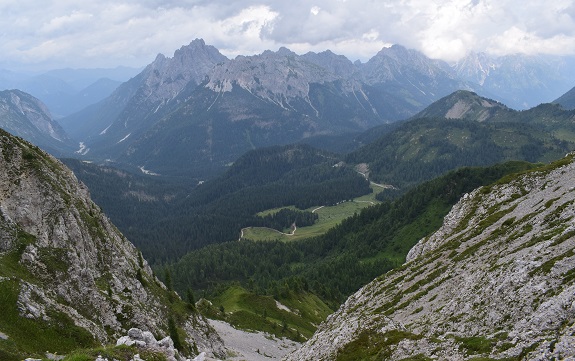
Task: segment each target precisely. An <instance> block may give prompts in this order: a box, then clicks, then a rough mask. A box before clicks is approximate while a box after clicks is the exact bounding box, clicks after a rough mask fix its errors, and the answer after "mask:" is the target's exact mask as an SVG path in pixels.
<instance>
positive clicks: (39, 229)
mask: <svg viewBox="0 0 575 361" xmlns="http://www.w3.org/2000/svg"><path fill="white" fill-rule="evenodd" d="M0 170H1V172H0V287H1V288H2V290H3V292H5V293H4V295H5V297H6V298H4V299H3V301H2V302H3V305H4V306H5V307H7V308H6V310H4V311H3V312H7V313H9V314H11V315H12V312H13V313H14V314H13V315H12V317H14V318H13V319H6V318H1V317H0V330H1V331H2V332H3V334H5V335H6V336H7V337H8V338H9V339H10V340H12V341H14V342H15V343H17V344H18V342H20V341H24V340H25V339H24V337H25V335H23V334H22V333H23V331H25V327H30V328H39V329H46V330H49V331H50V332H56V333H61V332H63V334H62V335H61V336H62V338H63V339H66V340H70V343H71V344H68V345H67V346H54V347H55V348H58V347H60V349H56V350H54V351H58V352H60V353H61V351H62V349H63V350H64V351H65V350H66V348H69V347H73V345H74V343H75V342H77V343H78V345H85V346H88V345H91V344H93V343H100V344H105V343H110V342H115V340H116V339H117V338H118V337H120V336H122V335H124V334H126V332H127V331H128V330H129V329H130V328H132V327H138V328H140V329H143V330H146V331H149V332H152V333H153V334H154V335H164V336H165V335H167V333H168V323H169V322H168V320H170V319H177V323H178V325H179V327H180V329H181V332H182V335H183V334H185V335H186V336H185V341H184V340H182V341H184V342H186V344H187V345H188V346H187V347H188V348H189V350H191V351H192V353H195V352H198V351H203V350H205V351H210V350H214V352H215V353H216V354H217V353H218V351H221V350H222V349H223V345H222V343H221V340H220V339H219V337H218V335H217V333H216V332H215V331H214V330H213V329H212V328H211V327H210V326H209V325H208V324H207V322H206V321H205V319H203V317H201V316H200V315H199V314H197V313H196V312H193V311H192V310H191V309H189V310H186V311H184V312H182V311H179V312H178V313H177V315H175V314H174V305H177V304H178V303H180V304H183V302H182V301H181V300H180V299H179V297H178V296H177V295H176V294H175V293H173V292H170V291H169V290H167V289H166V287H165V286H164V285H163V284H162V283H161V282H160V281H159V280H158V279H156V277H155V276H154V275H153V273H152V270H151V268H150V267H149V266H148V264H147V262H146V261H145V260H144V259H143V258H142V256H141V253H140V252H139V251H138V250H137V249H136V248H135V247H134V246H133V245H132V244H131V243H130V242H129V241H128V240H127V239H126V238H125V237H124V236H123V235H122V234H121V233H120V232H119V231H118V230H117V229H116V227H114V225H113V224H112V223H111V222H110V221H109V220H108V218H107V217H106V216H105V215H104V214H103V213H102V211H101V210H100V209H99V207H98V206H97V205H95V204H94V203H93V202H92V201H91V200H90V197H89V193H88V190H87V189H86V187H85V186H84V185H83V184H81V183H80V182H78V180H77V179H76V177H75V176H74V175H73V173H72V172H71V171H70V170H69V169H67V168H66V167H65V166H64V165H63V164H61V163H60V162H59V161H57V160H56V159H54V158H53V157H51V156H49V155H47V154H46V153H44V152H42V151H41V150H39V149H38V148H36V147H34V146H32V145H30V144H28V143H26V142H25V141H23V140H21V139H19V138H16V137H13V136H11V135H10V134H8V133H6V132H4V131H0ZM10 297H13V299H14V302H13V303H12V302H8V301H6V300H10V299H11V298H10ZM178 307H180V306H178ZM18 320H29V321H26V322H24V321H22V322H23V323H22V325H21V326H20V327H19V328H16V327H14V322H16V321H18ZM30 321H31V322H32V323H31V322H30ZM18 322H19V321H18ZM65 330H68V331H65ZM46 337H47V336H46ZM53 337H54V336H53ZM38 342H40V341H38ZM46 342H47V344H46V345H42V346H39V347H48V346H50V343H49V340H46ZM23 349H24V351H26V349H25V347H23ZM41 350H44V348H42V349H41ZM50 351H52V350H51V349H50ZM42 352H43V351H42Z"/></svg>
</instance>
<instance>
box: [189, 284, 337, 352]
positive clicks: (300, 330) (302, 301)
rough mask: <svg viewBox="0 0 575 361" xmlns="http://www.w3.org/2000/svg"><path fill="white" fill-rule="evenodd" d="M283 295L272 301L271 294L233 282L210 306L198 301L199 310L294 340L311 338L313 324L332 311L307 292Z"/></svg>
mask: <svg viewBox="0 0 575 361" xmlns="http://www.w3.org/2000/svg"><path fill="white" fill-rule="evenodd" d="M283 296H284V297H281V298H280V299H279V300H278V301H276V300H275V299H274V298H273V297H271V296H266V295H258V294H255V293H252V292H249V291H247V290H246V289H244V288H243V287H241V286H238V285H234V286H231V287H229V288H227V289H226V290H225V291H224V292H223V293H222V294H220V295H219V296H218V297H216V298H215V299H214V300H213V302H212V305H209V304H208V303H206V302H204V303H202V302H200V305H201V306H200V309H201V310H202V312H203V313H204V314H205V315H206V316H208V317H210V318H215V319H220V320H225V321H227V322H229V323H230V324H232V325H233V326H234V327H237V328H240V329H243V330H247V331H264V332H267V333H269V334H272V335H275V336H276V337H286V338H289V339H292V340H295V341H303V340H304V339H307V338H309V337H311V335H313V333H314V332H315V329H316V325H317V324H319V323H320V322H321V321H323V320H324V319H325V318H326V317H327V315H329V314H330V313H331V312H333V310H331V309H330V308H329V307H328V306H327V305H326V304H325V303H323V302H322V301H321V300H320V299H319V298H318V297H317V296H315V295H313V294H311V293H308V292H297V293H296V292H289V293H286V294H285V295H283ZM286 308H287V309H286ZM288 309H289V310H288ZM222 310H223V312H222Z"/></svg>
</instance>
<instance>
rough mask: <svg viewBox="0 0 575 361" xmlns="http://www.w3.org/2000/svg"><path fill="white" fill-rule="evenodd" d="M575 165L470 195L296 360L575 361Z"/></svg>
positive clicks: (563, 163) (564, 164)
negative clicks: (441, 224) (574, 359)
mask: <svg viewBox="0 0 575 361" xmlns="http://www.w3.org/2000/svg"><path fill="white" fill-rule="evenodd" d="M573 158H574V155H573V154H572V155H569V156H568V157H567V158H565V159H563V160H561V161H559V162H556V163H554V164H553V165H550V166H547V167H543V168H540V169H539V170H537V171H533V172H529V173H526V174H522V175H518V176H515V177H508V178H506V179H505V180H502V181H500V182H498V183H497V184H494V185H492V186H488V187H482V188H479V189H477V190H475V191H474V192H472V193H470V194H466V195H465V196H464V197H463V198H462V199H461V200H460V202H459V203H458V204H457V205H455V206H454V207H453V209H452V210H451V212H450V213H449V215H448V216H446V217H445V221H444V224H443V226H442V227H441V229H439V230H438V231H437V232H436V233H434V234H433V235H432V236H430V237H428V238H425V239H422V240H421V241H420V242H419V243H418V244H417V245H416V246H415V247H414V248H413V249H412V250H411V252H410V253H409V256H408V260H407V262H406V264H405V265H403V266H402V267H400V268H399V269H396V270H394V271H391V272H389V273H388V274H385V275H383V276H381V277H379V278H378V279H376V280H374V281H373V282H371V283H370V284H368V285H366V286H365V287H363V288H362V289H361V290H359V291H358V292H357V293H356V294H354V295H353V296H352V297H350V298H349V299H348V300H347V301H346V302H345V304H344V305H342V306H341V308H340V309H339V310H338V311H337V312H336V313H334V314H333V315H331V316H330V317H329V318H328V319H327V320H326V321H325V322H324V323H322V324H321V325H320V327H319V328H318V331H317V332H316V334H315V335H314V336H313V338H312V339H310V340H309V341H308V342H307V343H306V344H305V345H304V346H303V347H302V348H301V349H299V350H298V351H296V352H295V353H293V354H291V355H289V356H288V357H287V358H286V360H290V361H294V360H299V361H301V360H351V359H360V358H361V357H368V356H369V357H377V359H389V360H401V359H408V358H410V359H413V358H417V359H441V360H469V359H473V358H476V357H480V358H481V357H483V358H488V359H502V358H505V359H509V360H519V359H521V360H550V359H573V358H574V357H575V251H574V250H575V189H574V187H573V182H572V180H573V177H574V176H575V162H573Z"/></svg>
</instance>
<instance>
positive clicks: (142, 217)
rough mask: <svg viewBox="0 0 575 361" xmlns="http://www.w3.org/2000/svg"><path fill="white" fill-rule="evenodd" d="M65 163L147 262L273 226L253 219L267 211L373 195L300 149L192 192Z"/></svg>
mask: <svg viewBox="0 0 575 361" xmlns="http://www.w3.org/2000/svg"><path fill="white" fill-rule="evenodd" d="M68 164H70V165H72V166H73V168H74V169H75V172H76V173H77V175H78V177H79V178H80V179H82V180H83V181H84V182H86V184H88V186H89V188H90V189H91V190H92V193H93V196H94V199H95V201H96V202H97V203H98V204H100V206H101V207H102V208H103V209H104V211H105V212H107V213H108V214H109V215H110V217H111V218H112V219H113V220H115V221H116V220H117V221H116V223H117V225H118V227H119V228H120V229H121V230H122V232H124V233H125V234H126V235H127V237H129V239H131V240H133V242H134V243H135V244H136V245H137V246H138V247H139V248H140V249H141V250H142V252H143V254H144V256H145V257H146V258H147V259H148V260H149V261H150V262H152V263H159V262H166V261H175V260H177V259H178V258H180V257H181V256H182V255H184V254H185V253H187V252H188V251H190V250H193V249H197V248H200V247H202V246H205V245H208V244H212V243H221V242H226V241H232V240H237V239H238V238H239V236H240V230H241V229H242V228H244V227H248V226H267V227H276V226H277V224H278V223H277V222H276V221H277V220H272V219H265V218H262V217H258V216H257V215H256V213H258V212H261V211H264V210H267V209H272V208H277V207H283V206H295V207H297V208H299V209H301V210H304V209H307V208H310V207H314V206H316V207H317V206H322V205H330V204H335V203H337V202H340V201H342V200H347V199H351V198H354V197H357V196H360V195H363V194H367V193H369V192H371V189H370V188H369V182H368V181H366V180H365V179H364V177H362V176H361V175H359V174H358V173H357V172H355V171H354V170H353V169H350V168H347V167H344V166H338V164H339V160H338V159H337V158H336V157H335V156H334V155H332V154H330V153H327V152H323V151H318V150H316V149H313V148H311V147H309V146H305V145H290V146H281V147H280V146H277V147H271V148H263V149H258V150H255V151H252V152H249V153H247V154H246V155H244V156H243V157H241V158H240V159H239V160H238V161H237V162H235V163H234V164H233V165H232V166H231V167H230V168H229V169H228V171H227V172H226V173H225V174H224V175H223V176H222V177H220V178H217V179H215V180H212V181H207V182H205V183H203V184H194V185H191V184H189V183H184V182H181V181H171V182H170V181H166V180H160V179H156V178H153V177H151V178H150V177H136V176H132V175H128V174H125V173H123V172H120V173H117V172H116V171H114V170H111V169H106V168H99V167H94V166H92V165H86V164H83V163H78V162H68ZM115 179H118V183H117V184H113V183H114V182H116V180H115ZM108 190H109V191H108ZM298 217H299V218H300V219H303V218H309V217H310V216H309V214H308V215H306V213H302V212H299V213H292V214H290V217H286V218H285V219H284V220H283V221H281V222H280V223H281V224H282V229H283V228H285V224H286V223H287V227H289V225H291V224H292V223H293V222H294V221H296V218H298ZM287 218H290V219H291V222H290V221H289V220H288V219H287ZM288 222H289V223H288ZM306 222H307V223H309V222H310V221H309V220H307V221H306ZM307 223H306V224H307Z"/></svg>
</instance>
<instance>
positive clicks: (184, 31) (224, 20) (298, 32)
mask: <svg viewBox="0 0 575 361" xmlns="http://www.w3.org/2000/svg"><path fill="white" fill-rule="evenodd" d="M574 1H575V0H553V1H543V0H532V1H525V0H312V1H307V0H281V1H280V0H277V1H276V0H260V1H257V0H234V1H230V0H98V1H96V0H42V1H38V0H1V1H0V15H1V16H0V68H7V69H25V68H27V69H39V68H43V69H51V68H64V67H72V68H94V67H115V66H119V65H125V66H136V67H140V66H145V65H146V64H148V63H150V62H151V61H153V60H154V58H155V56H156V55H157V54H158V53H162V54H164V55H166V56H169V57H171V56H172V55H173V53H174V51H175V50H176V49H178V48H180V47H181V46H182V45H186V44H189V43H190V42H191V41H192V40H194V39H195V38H203V39H204V40H205V41H206V43H207V44H210V45H214V46H215V47H216V48H218V49H219V50H220V51H221V52H222V53H223V54H224V55H226V56H228V57H229V58H233V57H235V56H236V55H252V54H259V53H261V52H263V51H264V50H266V49H270V50H277V49H278V48H279V47H281V46H285V47H287V48H289V49H291V50H293V51H295V52H296V53H298V54H303V53H305V52H308V51H316V52H319V51H323V50H326V49H330V50H332V51H333V52H335V53H337V54H343V55H345V56H347V57H348V58H349V59H350V60H352V61H355V60H357V59H359V60H361V61H366V60H368V59H369V58H370V57H372V56H373V55H375V54H376V53H377V52H378V51H379V50H381V49H382V48H383V47H384V46H389V45H391V44H401V45H404V46H406V47H408V48H412V49H416V50H419V51H422V52H423V53H424V54H426V55H427V56H429V57H431V58H440V59H444V60H447V61H454V60H457V59H458V58H460V57H462V56H463V55H465V54H466V53H467V52H468V51H476V52H480V51H482V52H487V53H491V54H494V55H502V54H508V53H518V52H520V53H529V54H534V53H546V54H563V55H566V54H575V22H574V19H575V5H574Z"/></svg>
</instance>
